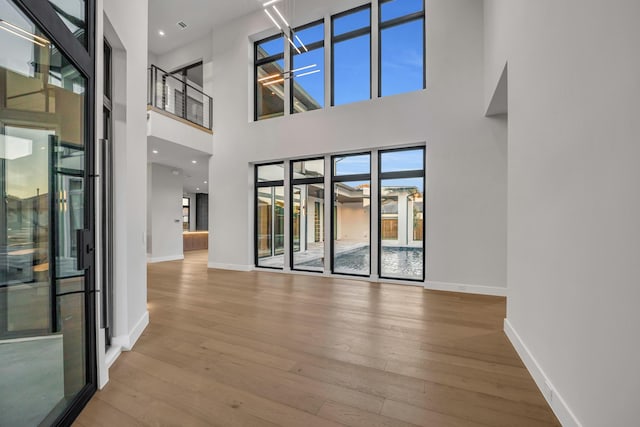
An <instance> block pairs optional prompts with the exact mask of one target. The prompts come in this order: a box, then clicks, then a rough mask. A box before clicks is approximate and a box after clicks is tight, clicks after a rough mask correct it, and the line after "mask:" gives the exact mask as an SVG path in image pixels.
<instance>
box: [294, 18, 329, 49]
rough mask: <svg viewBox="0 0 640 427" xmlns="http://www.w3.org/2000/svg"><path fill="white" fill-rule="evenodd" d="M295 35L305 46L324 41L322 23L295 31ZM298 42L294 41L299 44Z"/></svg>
mask: <svg viewBox="0 0 640 427" xmlns="http://www.w3.org/2000/svg"><path fill="white" fill-rule="evenodd" d="M295 35H296V36H298V39H300V40H301V41H302V43H304V44H305V45H306V46H309V45H310V44H312V43H315V42H319V41H322V40H324V23H320V24H318V25H314V26H313V27H308V28H305V29H304V30H299V31H298V30H296V31H295ZM300 40H297V39H296V40H295V41H296V42H299V41H300Z"/></svg>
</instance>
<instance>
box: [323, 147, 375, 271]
mask: <svg viewBox="0 0 640 427" xmlns="http://www.w3.org/2000/svg"><path fill="white" fill-rule="evenodd" d="M363 155H368V156H369V173H360V174H351V175H336V162H335V159H336V158H339V157H343V158H344V157H356V156H363ZM372 155H373V153H372V152H371V151H362V152H357V153H347V154H334V155H332V156H331V193H330V194H331V242H330V244H331V246H330V256H331V260H330V265H331V274H335V275H340V276H350V277H371V244H372V242H371V240H372V239H371V219H372V211H373V209H371V204H369V274H355V273H340V272H338V273H336V271H335V240H336V239H335V226H336V224H335V221H336V218H335V217H336V210H335V201H336V194H335V187H336V186H335V184H336V183H338V182H351V181H369V188H371V161H372ZM325 191H326V190H325ZM371 196H372V194H371V193H370V195H369V197H371ZM325 221H326V219H325Z"/></svg>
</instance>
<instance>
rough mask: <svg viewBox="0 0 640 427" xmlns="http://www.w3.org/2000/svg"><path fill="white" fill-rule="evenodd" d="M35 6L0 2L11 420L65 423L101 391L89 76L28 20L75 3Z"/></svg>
mask: <svg viewBox="0 0 640 427" xmlns="http://www.w3.org/2000/svg"><path fill="white" fill-rule="evenodd" d="M55 3H57V2H51V4H52V5H53V4H55ZM71 3H73V2H71ZM78 3H84V2H78ZM19 4H20V6H19ZM31 4H34V6H33V8H35V9H38V10H30V9H29V8H30V7H32V6H29V7H26V6H24V5H25V3H24V2H19V1H13V0H0V46H1V49H0V425H3V426H4V425H7V426H37V425H53V424H59V423H68V422H69V420H70V419H72V418H73V416H74V415H75V413H77V411H78V410H79V408H81V406H82V405H83V404H84V403H85V402H86V401H87V400H88V399H89V398H90V396H91V395H92V394H93V392H94V391H95V388H96V375H95V371H96V369H95V365H96V359H95V293H94V273H93V258H94V256H93V227H94V220H93V209H92V206H93V205H92V202H93V185H92V179H93V176H92V173H91V170H92V167H93V164H92V154H91V153H92V152H93V150H92V143H93V142H92V138H91V135H92V123H93V117H92V115H91V111H92V110H91V108H90V105H91V99H92V96H90V94H91V90H92V89H91V86H92V82H91V74H90V73H87V72H84V71H82V70H81V68H80V67H79V66H78V65H76V64H79V63H81V62H82V61H79V60H78V58H72V57H71V56H69V55H67V54H65V53H64V51H69V52H72V51H74V49H62V48H61V46H60V45H58V44H57V42H56V40H55V39H54V37H53V36H52V35H51V33H50V32H46V31H43V29H42V28H40V27H39V26H38V25H36V24H35V23H34V19H33V18H32V16H38V17H39V18H42V17H45V18H46V16H47V15H46V12H47V9H48V8H49V9H50V12H51V13H50V16H51V17H52V19H54V20H55V19H58V20H60V22H61V23H63V22H65V20H63V19H61V18H59V17H58V16H57V14H59V15H61V16H62V17H65V16H66V18H65V19H66V20H67V21H68V22H69V23H72V24H73V25H79V22H78V20H77V19H76V20H73V19H71V20H69V18H70V17H71V15H73V13H72V11H66V10H65V8H67V7H68V5H64V6H56V7H55V8H54V7H53V6H51V5H50V4H49V2H37V4H36V2H33V3H31ZM67 12H68V13H67ZM32 14H33V15H32ZM67 15H68V16H67ZM39 21H40V22H42V21H43V20H42V19H39ZM62 28H64V27H62ZM74 28H75V27H74ZM58 29H59V28H58ZM69 29H70V30H71V27H69ZM83 34H86V33H84V32H82V31H79V30H74V32H73V35H74V37H77V39H73V38H71V39H69V38H67V39H66V40H67V41H66V42H65V43H69V40H70V41H71V42H73V43H77V44H78V46H81V43H83V42H84V43H86V40H84V41H82V37H83ZM63 39H64V37H63ZM73 43H72V44H73ZM85 52H86V50H85Z"/></svg>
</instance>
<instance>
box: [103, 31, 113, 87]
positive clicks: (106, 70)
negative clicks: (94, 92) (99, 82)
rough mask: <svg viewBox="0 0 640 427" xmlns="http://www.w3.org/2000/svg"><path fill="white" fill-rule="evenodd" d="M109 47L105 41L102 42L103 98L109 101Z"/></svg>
mask: <svg viewBox="0 0 640 427" xmlns="http://www.w3.org/2000/svg"><path fill="white" fill-rule="evenodd" d="M111 72H112V70H111V46H109V43H108V42H107V40H106V39H105V41H104V76H103V78H104V96H105V97H106V98H107V99H109V100H111V89H112V88H111V86H112V84H111V80H112V78H111Z"/></svg>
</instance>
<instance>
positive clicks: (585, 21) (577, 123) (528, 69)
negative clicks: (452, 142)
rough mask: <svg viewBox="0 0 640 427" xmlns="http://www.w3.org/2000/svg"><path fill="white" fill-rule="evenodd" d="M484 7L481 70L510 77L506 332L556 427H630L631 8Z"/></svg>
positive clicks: (588, 4)
mask: <svg viewBox="0 0 640 427" xmlns="http://www.w3.org/2000/svg"><path fill="white" fill-rule="evenodd" d="M486 7H487V19H488V22H498V26H496V27H492V28H488V30H489V31H494V32H501V33H500V34H499V38H500V39H502V41H503V43H502V45H498V46H497V47H496V49H495V50H494V49H493V46H492V45H491V44H488V45H487V48H488V56H487V57H488V58H493V59H492V60H491V61H493V64H488V67H489V68H490V69H494V70H495V69H499V64H500V63H502V64H504V61H505V60H508V63H509V88H508V91H509V124H508V127H509V167H508V169H509V172H508V173H509V175H508V178H509V196H508V198H509V213H508V224H509V225H508V234H509V242H508V247H509V253H508V285H509V299H508V321H507V323H506V330H507V331H508V333H509V334H510V337H511V338H512V341H514V343H515V344H516V347H517V348H518V350H519V351H520V352H521V354H522V355H523V356H524V359H525V361H526V362H527V363H528V367H529V368H530V370H531V371H532V372H533V374H534V377H535V378H536V379H537V380H538V381H539V384H540V385H541V386H542V388H543V390H545V392H547V396H549V393H548V391H547V390H546V387H545V386H544V380H545V379H546V380H547V381H549V383H550V385H551V388H552V389H553V394H554V395H553V397H552V398H551V399H550V401H551V405H552V407H553V408H554V410H556V413H557V414H558V415H559V417H560V419H561V421H562V422H563V423H564V424H565V425H568V426H570V425H577V424H578V423H582V425H585V426H605V425H606V426H631V425H638V423H639V422H640V406H639V405H638V396H640V369H639V368H638V353H639V352H640V339H638V336H639V330H638V325H640V310H638V307H637V305H638V301H640V285H639V281H638V278H639V277H640V263H639V262H638V259H639V255H640V222H639V218H640V191H639V190H638V185H639V183H640V168H639V167H638V159H640V143H639V142H638V135H640V121H639V120H638V117H640V103H639V101H638V100H640V57H639V56H638V42H639V41H640V27H639V26H638V24H637V21H638V17H639V16H640V3H639V2H637V1H635V0H616V1H610V2H602V1H597V0H564V1H551V0H542V1H524V0H491V1H489V0H487V2H486ZM503 19H509V20H511V22H502V21H501V20H503ZM505 42H506V46H505ZM501 54H502V58H500V56H501ZM496 64H498V65H496ZM492 67H494V68H492ZM489 77H491V76H489ZM493 77H494V79H493V80H497V75H494V76H493ZM571 412H572V413H573V415H572V414H571Z"/></svg>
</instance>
